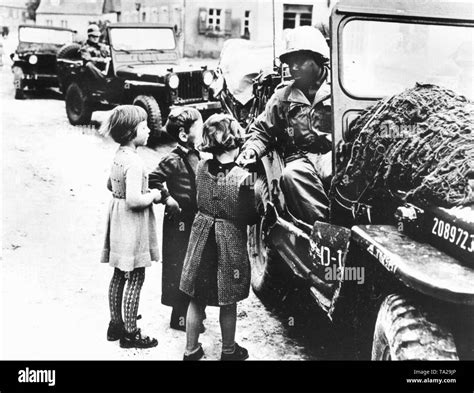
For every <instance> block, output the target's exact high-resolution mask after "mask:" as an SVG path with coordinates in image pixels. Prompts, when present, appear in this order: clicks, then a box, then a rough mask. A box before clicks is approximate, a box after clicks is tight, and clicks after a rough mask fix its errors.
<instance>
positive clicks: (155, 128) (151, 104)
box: [133, 95, 163, 142]
mask: <svg viewBox="0 0 474 393" xmlns="http://www.w3.org/2000/svg"><path fill="white" fill-rule="evenodd" d="M133 105H137V106H139V107H141V108H143V109H145V111H146V113H147V115H148V128H149V129H150V137H149V138H148V141H149V142H154V141H157V140H158V139H159V138H160V137H161V134H162V126H163V125H162V120H161V110H160V106H159V105H158V103H157V102H156V100H155V99H154V98H153V97H152V96H145V95H140V96H137V97H136V98H135V99H134V100H133Z"/></svg>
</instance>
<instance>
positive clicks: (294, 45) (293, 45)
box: [280, 26, 329, 63]
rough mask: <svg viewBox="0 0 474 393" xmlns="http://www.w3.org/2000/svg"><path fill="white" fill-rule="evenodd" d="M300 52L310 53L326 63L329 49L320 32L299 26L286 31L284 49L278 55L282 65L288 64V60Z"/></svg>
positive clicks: (312, 28)
mask: <svg viewBox="0 0 474 393" xmlns="http://www.w3.org/2000/svg"><path fill="white" fill-rule="evenodd" d="M300 51H308V52H312V53H314V54H316V55H319V56H321V57H322V58H323V60H324V61H325V62H326V61H328V60H329V47H328V44H327V43H326V40H325V39H324V37H323V35H322V34H321V32H320V31H319V30H318V29H316V28H314V27H311V26H300V27H296V28H294V29H292V30H289V31H288V36H287V40H286V49H285V50H284V51H283V53H281V54H280V60H281V62H282V63H288V58H289V57H290V56H291V55H292V54H294V53H296V52H300Z"/></svg>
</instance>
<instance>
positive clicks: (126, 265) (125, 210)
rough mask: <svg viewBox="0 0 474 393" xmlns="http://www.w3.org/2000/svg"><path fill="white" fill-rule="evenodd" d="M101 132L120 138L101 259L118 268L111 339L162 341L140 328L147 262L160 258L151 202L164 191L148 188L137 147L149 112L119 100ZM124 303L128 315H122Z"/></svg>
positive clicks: (145, 343) (133, 344) (134, 344)
mask: <svg viewBox="0 0 474 393" xmlns="http://www.w3.org/2000/svg"><path fill="white" fill-rule="evenodd" d="M101 132H102V134H103V135H108V134H110V135H111V137H112V138H113V140H114V141H115V142H117V143H119V144H120V147H119V148H118V150H117V152H116V154H115V158H114V161H113V164H112V168H111V173H110V178H109V182H108V187H109V189H110V190H111V191H112V195H113V198H112V201H111V202H110V205H109V213H108V220H107V230H106V236H105V244H104V250H103V254H102V260H101V262H104V263H108V264H109V265H110V266H112V267H113V268H114V274H113V277H112V280H111V282H110V287H109V306H110V315H111V321H110V323H109V328H108V330H107V340H109V341H116V340H119V339H120V346H121V347H122V348H151V347H155V346H156V345H158V341H157V340H156V339H154V338H151V337H148V336H146V335H144V334H142V333H141V331H140V329H139V328H137V314H138V304H139V300H140V291H141V288H142V285H143V281H144V280H145V267H148V266H151V261H156V260H158V258H159V255H158V246H157V235H156V223H155V216H154V213H153V207H152V205H153V203H158V202H160V200H161V192H160V191H159V190H157V189H152V190H150V189H148V176H147V175H146V173H145V170H144V164H143V162H142V160H141V158H140V157H139V155H138V153H137V147H138V146H144V145H146V142H147V140H148V136H149V134H150V130H149V128H148V127H147V116H146V112H145V110H143V109H142V108H140V107H138V106H134V105H122V106H118V107H116V108H115V109H114V110H113V112H112V114H111V116H110V118H109V119H108V121H107V122H106V123H105V125H104V126H103V129H102V130H101ZM126 281H128V284H127V288H126V290H125V299H123V295H124V289H125V283H126ZM122 304H123V308H124V312H125V318H122Z"/></svg>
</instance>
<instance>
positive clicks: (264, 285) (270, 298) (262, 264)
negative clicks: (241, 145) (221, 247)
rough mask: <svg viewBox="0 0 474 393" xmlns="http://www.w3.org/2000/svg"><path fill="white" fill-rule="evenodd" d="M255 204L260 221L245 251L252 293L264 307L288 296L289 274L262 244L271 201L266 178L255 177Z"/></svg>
mask: <svg viewBox="0 0 474 393" xmlns="http://www.w3.org/2000/svg"><path fill="white" fill-rule="evenodd" d="M254 189H255V199H256V201H255V204H256V209H257V212H258V213H259V216H260V220H259V222H258V223H257V224H255V225H254V226H252V227H251V228H250V229H249V236H248V251H249V258H250V266H251V283H252V289H253V291H254V293H255V294H256V295H257V297H258V298H259V299H260V300H261V301H262V303H264V304H266V305H276V304H278V303H280V302H282V301H283V300H284V298H285V296H286V294H287V292H288V291H287V289H288V283H289V282H290V278H291V275H292V272H291V271H290V269H289V268H288V267H287V266H286V264H285V262H284V261H283V260H282V259H281V258H280V257H279V255H278V254H277V252H276V251H274V250H272V249H271V248H269V247H268V246H267V244H266V241H265V229H264V228H263V226H264V213H265V203H266V202H267V201H269V200H270V193H269V191H268V183H267V179H266V178H265V176H258V177H257V180H256V181H255V185H254Z"/></svg>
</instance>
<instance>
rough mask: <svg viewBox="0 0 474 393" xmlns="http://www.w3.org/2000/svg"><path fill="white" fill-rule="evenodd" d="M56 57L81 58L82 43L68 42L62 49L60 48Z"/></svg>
mask: <svg viewBox="0 0 474 393" xmlns="http://www.w3.org/2000/svg"><path fill="white" fill-rule="evenodd" d="M56 57H57V58H58V59H70V60H80V59H81V45H79V44H76V43H72V44H66V45H64V46H63V47H62V48H61V49H59V51H58V53H57V54H56Z"/></svg>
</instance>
